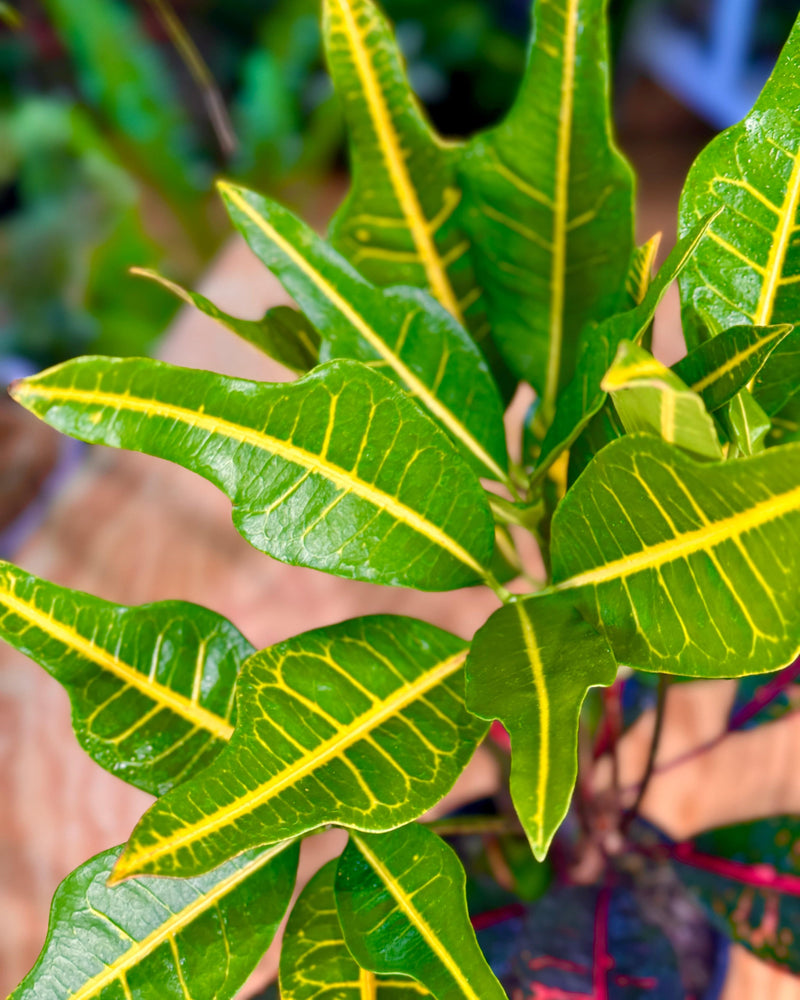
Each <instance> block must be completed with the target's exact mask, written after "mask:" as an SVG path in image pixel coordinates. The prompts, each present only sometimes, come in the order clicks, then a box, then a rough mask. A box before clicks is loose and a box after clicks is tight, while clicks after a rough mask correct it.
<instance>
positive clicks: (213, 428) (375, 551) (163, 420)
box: [12, 358, 494, 590]
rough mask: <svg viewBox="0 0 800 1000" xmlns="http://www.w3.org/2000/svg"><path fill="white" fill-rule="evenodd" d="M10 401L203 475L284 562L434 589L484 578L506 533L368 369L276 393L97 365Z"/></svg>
mask: <svg viewBox="0 0 800 1000" xmlns="http://www.w3.org/2000/svg"><path fill="white" fill-rule="evenodd" d="M12 392H13V395H14V397H15V399H17V401H18V402H20V403H22V405H23V406H25V407H27V409H29V410H31V411H32V412H33V413H35V414H36V415H37V416H39V417H41V418H42V419H44V420H46V421H47V422H48V423H50V424H51V425H52V426H54V427H56V428H57V429H58V430H61V431H63V432H65V433H67V434H71V435H72V436H73V437H77V438H80V439H81V440H83V441H88V442H90V443H93V444H106V445H111V446H114V447H118V448H129V449H135V450H136V451H141V452H145V453H146V454H150V455H157V456H159V457H161V458H166V459H168V460H170V461H173V462H177V463H178V464H179V465H183V466H185V467H186V468H188V469H190V470H191V471H193V472H196V473H198V474H199V475H201V476H204V477H205V478H206V479H208V480H210V481H211V482H212V483H214V484H215V485H216V486H217V487H218V488H219V489H221V490H222V492H223V493H225V495H226V496H227V497H229V499H230V500H231V501H232V502H233V520H234V524H235V525H236V527H237V529H238V530H239V532H240V533H241V534H242V535H243V536H244V537H245V538H246V539H247V540H248V541H249V542H250V543H251V544H252V545H254V546H255V547H256V548H257V549H259V550H260V551H262V552H266V553H268V554H269V555H271V556H273V557H274V558H276V559H280V560H282V561H283V562H288V563H293V564H296V565H301V566H310V567H312V568H314V569H320V570H325V571H326V572H330V573H336V574H338V575H339V576H345V577H351V578H354V579H359V580H368V581H372V582H375V583H384V584H395V585H398V586H411V587H418V588H419V589H422V590H437V589H442V590H448V589H451V588H454V587H459V586H463V585H465V584H470V583H475V582H477V581H478V580H480V579H481V578H482V577H485V571H484V568H483V567H484V566H486V565H488V563H489V561H490V559H491V553H492V547H493V544H494V529H493V526H492V518H491V512H490V510H489V507H488V503H487V501H486V498H485V494H484V491H483V489H482V488H481V485H480V482H479V480H478V479H477V478H476V477H475V475H474V474H473V472H472V471H471V469H470V468H469V467H468V466H467V465H466V464H465V463H464V462H463V461H462V460H461V459H460V458H459V456H458V454H457V453H456V451H455V450H454V449H453V446H452V445H451V444H450V441H449V439H448V438H447V437H446V436H445V435H444V434H443V433H442V432H441V431H439V429H438V428H437V427H436V425H435V424H434V423H433V422H432V421H431V420H430V419H429V418H428V416H427V415H426V414H425V413H424V412H423V411H422V410H420V409H419V407H418V406H417V405H416V404H415V403H414V401H413V400H411V399H409V397H408V396H407V395H406V394H405V393H404V392H403V391H402V390H400V389H398V388H397V387H396V386H394V385H393V384H392V383H391V382H389V381H388V380H387V379H385V378H383V376H381V375H380V374H378V373H377V372H374V371H372V370H371V369H369V368H368V367H366V366H365V365H362V364H360V363H358V362H355V361H336V362H331V363H330V364H327V365H322V366H320V367H319V368H316V369H314V371H313V372H311V373H310V374H308V375H306V376H304V377H303V378H301V379H299V380H298V381H296V382H292V383H290V384H269V383H258V382H248V381H245V380H243V379H233V378H227V377H225V376H222V375H215V374H212V373H210V372H202V371H194V370H190V369H184V368H176V367H174V366H172V365H167V364H164V363H163V362H157V361H146V360H140V359H128V360H124V361H120V360H115V359H107V358H83V359H79V360H77V361H71V362H67V363H65V364H63V365H59V366H58V367H56V368H52V369H49V370H48V371H46V372H44V373H42V374H41V375H37V376H35V377H33V378H29V379H25V380H23V381H22V382H18V383H16V384H15V386H14V387H13V389H12Z"/></svg>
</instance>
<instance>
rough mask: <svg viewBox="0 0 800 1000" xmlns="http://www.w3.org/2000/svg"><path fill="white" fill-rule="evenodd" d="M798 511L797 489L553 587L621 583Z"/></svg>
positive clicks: (799, 490) (799, 501)
mask: <svg viewBox="0 0 800 1000" xmlns="http://www.w3.org/2000/svg"><path fill="white" fill-rule="evenodd" d="M798 510H800V486H798V487H795V489H793V490H789V491H788V492H787V493H781V494H779V495H778V496H774V497H770V498H769V499H768V500H762V501H761V502H760V503H758V504H756V505H755V506H753V507H751V508H750V509H749V510H746V511H742V512H741V513H739V514H734V515H732V516H731V517H727V518H724V519H723V520H721V521H715V522H710V523H709V524H708V525H704V526H703V527H702V528H697V529H695V530H694V531H687V532H686V533H685V534H683V535H681V536H680V537H678V538H669V539H667V540H666V541H664V542H659V543H657V544H656V545H651V546H650V548H648V549H643V550H641V551H640V552H634V553H631V554H630V555H627V556H623V557H622V558H621V559H616V560H614V562H610V563H607V564H606V565H605V566H598V567H597V568H596V569H591V570H587V571H586V572H585V573H579V574H578V575H577V576H572V577H569V578H568V579H567V580H563V581H562V582H561V583H557V584H555V585H554V587H553V589H554V590H571V589H574V588H575V587H585V586H597V585H599V584H602V583H608V582H609V581H610V580H621V579H624V578H626V577H629V576H633V575H634V574H636V573H642V572H644V571H645V570H649V569H658V568H659V567H660V566H663V565H665V564H666V563H670V562H674V561H675V560H676V559H685V558H687V557H688V556H691V555H694V553H696V552H702V551H703V550H704V549H710V548H714V547H715V546H717V545H721V544H722V543H723V542H727V541H732V540H733V539H736V538H740V537H741V536H742V535H743V534H745V533H746V532H748V531H753V530H754V529H756V528H760V527H762V526H763V525H764V524H768V523H769V522H770V521H774V520H776V519H777V518H779V517H783V516H784V515H786V514H791V513H793V512H795V511H798Z"/></svg>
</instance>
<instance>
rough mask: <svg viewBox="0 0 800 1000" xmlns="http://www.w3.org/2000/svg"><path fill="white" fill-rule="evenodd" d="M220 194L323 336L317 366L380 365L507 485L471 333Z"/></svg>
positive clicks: (265, 202) (499, 421)
mask: <svg viewBox="0 0 800 1000" xmlns="http://www.w3.org/2000/svg"><path fill="white" fill-rule="evenodd" d="M220 191H221V192H222V195H223V198H224V200H225V204H226V207H227V209H228V212H229V214H230V216H231V219H232V220H233V222H234V224H235V225H236V226H237V228H238V229H239V230H240V232H241V233H242V235H243V236H244V238H245V239H246V240H247V241H248V243H249V244H250V247H251V249H252V250H253V252H254V253H255V254H256V256H257V257H259V259H260V260H262V261H263V262H264V263H265V264H266V265H267V267H269V268H270V270H272V271H273V272H274V273H275V274H276V275H277V276H278V278H279V279H280V280H281V282H282V283H283V285H284V287H285V288H286V290H287V291H288V292H289V293H290V294H291V295H292V297H293V298H294V299H295V301H296V302H297V303H298V305H299V306H300V308H301V309H302V310H303V311H304V312H305V314H306V315H307V316H308V318H309V319H310V320H311V322H312V323H313V324H314V325H315V326H316V327H317V329H318V330H319V331H320V333H321V336H322V347H321V353H320V356H321V358H322V359H323V360H328V359H330V358H355V359H356V360H358V361H363V362H365V363H368V364H371V365H375V366H379V367H380V368H381V370H382V371H383V373H384V374H385V375H386V376H387V377H389V378H391V379H393V380H394V381H395V382H397V383H399V384H400V385H401V386H402V387H403V388H404V389H405V390H406V391H407V392H408V393H410V394H411V395H412V396H414V397H415V399H417V401H418V402H419V403H420V404H421V405H422V406H423V407H425V409H426V410H428V412H429V413H430V414H431V416H432V417H433V418H434V419H435V420H436V421H437V422H438V423H439V424H440V425H441V426H442V427H443V428H444V429H445V431H447V433H448V434H449V435H450V437H451V438H452V439H453V440H454V441H455V442H456V444H457V446H458V447H459V448H460V449H461V451H462V453H463V454H465V455H466V456H467V458H468V459H470V460H471V461H472V463H473V464H474V465H475V466H476V467H477V469H478V471H479V472H481V474H483V475H489V476H491V477H492V478H493V479H498V480H507V478H508V476H507V467H508V456H507V454H506V443H505V428H504V426H503V407H502V403H501V402H500V396H499V395H498V392H497V386H496V385H495V383H494V380H493V379H492V376H491V374H490V372H489V369H488V367H487V364H486V361H485V360H484V358H483V355H482V354H481V352H480V350H479V348H478V347H477V346H476V345H475V343H474V341H473V340H472V338H471V337H470V336H469V334H468V333H467V332H466V330H464V329H463V328H462V327H460V326H459V325H458V323H457V322H456V321H455V320H454V319H453V317H452V316H450V314H449V313H448V312H447V311H446V310H445V309H444V308H443V307H442V306H440V305H439V304H438V303H436V302H435V301H434V300H433V299H432V298H431V297H430V296H429V295H427V293H425V292H423V291H420V290H419V289H414V288H393V289H381V288H378V287H377V286H375V285H372V284H370V283H369V282H368V281H366V280H365V279H364V278H362V277H361V276H360V275H359V274H358V273H357V272H356V271H355V270H354V269H353V268H352V267H351V266H350V264H348V263H347V261H346V260H345V259H344V258H343V257H341V256H340V255H339V254H338V253H337V252H336V251H335V250H333V249H331V247H330V246H329V245H328V244H327V243H325V241H324V240H322V239H320V237H319V236H317V235H316V233H314V231H313V230H312V229H310V228H309V227H308V226H306V225H305V223H303V222H301V221H300V220H299V219H298V218H297V217H296V216H294V215H292V213H291V212H289V211H288V209H285V208H283V206H281V205H279V204H278V203H277V202H274V201H271V200H270V199H268V198H264V197H262V196H261V195H258V194H255V193H254V192H252V191H247V190H246V189H244V188H237V187H233V186H232V185H230V184H221V185H220Z"/></svg>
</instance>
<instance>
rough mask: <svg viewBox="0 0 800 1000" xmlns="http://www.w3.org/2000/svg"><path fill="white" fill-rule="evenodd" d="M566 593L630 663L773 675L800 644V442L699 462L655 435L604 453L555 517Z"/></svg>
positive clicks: (556, 556) (556, 551) (691, 672)
mask: <svg viewBox="0 0 800 1000" xmlns="http://www.w3.org/2000/svg"><path fill="white" fill-rule="evenodd" d="M551 552H552V563H553V581H554V585H555V589H556V590H559V591H565V592H567V593H569V594H570V595H571V597H572V600H573V601H574V602H575V604H576V606H577V608H578V610H579V611H580V612H581V614H582V615H583V616H584V617H585V618H586V620H587V621H588V622H590V623H591V624H592V625H594V626H595V627H596V628H597V629H598V630H600V631H602V632H603V633H604V635H605V636H606V638H607V639H608V641H609V644H610V645H611V647H612V649H613V650H614V654H615V656H616V658H617V661H618V662H619V663H626V664H628V665H629V666H632V667H638V668H640V669H642V670H650V671H657V672H660V673H674V674H684V675H688V676H699V677H738V676H742V675H743V674H755V673H766V672H768V671H771V670H776V669H778V668H780V667H783V666H785V665H786V664H787V663H790V662H791V661H792V660H793V659H794V658H795V656H796V655H797V652H798V650H799V649H800V600H798V597H799V596H800V595H799V594H798V580H799V579H800V576H799V575H798V573H800V446H798V445H787V446H785V447H782V448H773V449H772V450H771V451H769V452H767V453H766V454H764V455H760V456H757V457H755V458H751V459H742V460H741V461H736V462H725V463H721V464H720V463H716V462H715V463H707V462H703V463H697V462H693V461H692V460H691V459H688V458H685V457H684V456H683V455H682V454H681V453H680V452H679V451H677V450H676V449H674V448H671V447H670V446H669V445H666V444H664V443H663V442H662V441H659V440H658V439H656V438H653V437H649V436H647V435H638V434H634V435H626V436H625V437H623V438H620V439H619V440H618V441H614V442H612V443H611V444H610V445H608V447H607V448H604V449H603V451H601V452H600V454H599V455H598V456H597V457H596V458H595V459H594V461H593V462H592V463H591V465H589V467H588V468H587V469H586V471H585V472H584V473H583V475H582V476H581V477H580V479H579V480H578V481H577V482H576V483H575V485H574V486H573V487H572V489H571V490H570V491H569V492H568V493H567V495H566V497H565V498H564V500H563V502H562V503H561V505H560V507H559V509H558V510H557V511H556V514H555V517H554V518H553V528H552V550H551Z"/></svg>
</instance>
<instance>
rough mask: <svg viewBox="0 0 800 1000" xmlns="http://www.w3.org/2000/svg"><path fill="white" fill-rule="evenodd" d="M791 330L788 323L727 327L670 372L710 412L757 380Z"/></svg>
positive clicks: (700, 345) (688, 355)
mask: <svg viewBox="0 0 800 1000" xmlns="http://www.w3.org/2000/svg"><path fill="white" fill-rule="evenodd" d="M793 329H794V327H792V326H790V325H788V324H779V325H777V326H747V325H746V326H734V327H731V328H730V329H729V330H725V331H723V332H722V333H719V334H717V335H716V336H714V337H711V339H710V340H705V341H703V343H702V344H699V345H698V346H697V347H696V348H695V349H694V350H692V351H690V352H689V353H688V354H687V355H686V357H685V358H683V359H682V360H681V361H679V362H678V363H677V364H675V365H673V366H672V371H673V372H674V373H675V374H676V375H677V376H678V378H680V379H681V380H682V381H683V382H685V383H686V385H687V386H688V387H689V388H690V389H691V390H692V392H698V393H700V395H701V396H702V397H703V402H704V403H705V404H706V408H707V409H708V410H709V412H711V413H713V412H714V411H715V410H718V409H719V408H720V407H721V406H723V405H724V404H725V403H727V402H728V401H729V400H730V399H732V398H733V397H734V396H735V395H736V393H737V392H739V391H740V390H741V389H744V388H745V387H746V386H747V385H748V383H749V382H751V381H752V380H753V379H755V380H756V384H758V383H759V378H758V376H759V374H760V372H761V371H762V369H763V368H764V366H765V365H766V363H767V361H768V360H769V358H770V357H771V356H772V354H773V352H774V351H776V350H777V349H778V348H779V347H780V346H781V344H782V343H783V342H784V340H785V338H786V336H787V335H788V334H789V333H791V331H792V330H793Z"/></svg>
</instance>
